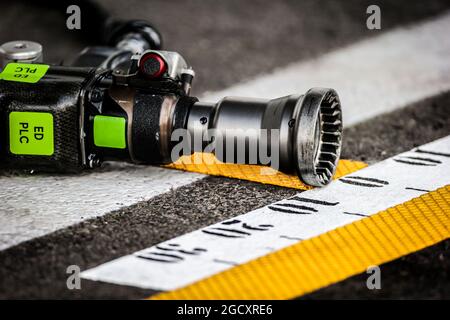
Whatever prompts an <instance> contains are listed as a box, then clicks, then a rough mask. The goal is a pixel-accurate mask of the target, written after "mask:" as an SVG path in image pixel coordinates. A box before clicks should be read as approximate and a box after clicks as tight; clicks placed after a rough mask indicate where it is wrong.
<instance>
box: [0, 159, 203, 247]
mask: <svg viewBox="0 0 450 320" xmlns="http://www.w3.org/2000/svg"><path fill="white" fill-rule="evenodd" d="M114 168H115V169H114V170H113V171H108V172H98V173H95V174H82V175H79V176H77V175H35V176H33V175H31V176H13V177H0V190H1V194H0V203H1V204H0V250H2V249H6V248H8V247H11V246H13V245H16V244H18V243H20V242H22V241H26V240H29V239H32V238H35V237H39V236H43V235H45V234H48V233H50V232H53V231H56V230H58V229H61V228H65V227H68V226H70V225H73V224H76V223H79V222H81V221H83V220H86V219H89V218H93V217H97V216H101V215H104V214H105V213H108V212H111V211H113V210H117V209H119V208H121V207H124V206H129V205H132V204H135V203H137V202H139V201H144V200H148V199H150V198H152V197H154V196H157V195H159V194H162V193H165V192H167V191H170V190H171V189H172V188H177V187H180V186H183V185H186V184H189V183H191V182H193V181H195V180H198V179H200V178H202V177H204V175H201V174H196V173H187V172H181V171H175V170H167V169H163V168H157V167H150V166H148V167H138V166H132V165H116V166H115V167H114Z"/></svg>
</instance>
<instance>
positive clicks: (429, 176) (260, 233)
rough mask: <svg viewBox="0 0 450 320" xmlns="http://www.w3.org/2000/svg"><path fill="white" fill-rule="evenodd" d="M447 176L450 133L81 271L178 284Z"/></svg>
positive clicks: (119, 280) (137, 282)
mask: <svg viewBox="0 0 450 320" xmlns="http://www.w3.org/2000/svg"><path fill="white" fill-rule="evenodd" d="M449 183H450V136H448V137H446V138H443V139H440V140H437V141H435V142H432V143H429V144H426V145H424V146H421V147H419V148H418V149H413V150H412V151H408V152H405V153H402V154H400V155H397V156H395V157H393V158H390V159H387V160H385V161H382V162H380V163H378V164H376V165H373V166H370V167H368V168H366V169H363V170H360V171H358V172H355V173H353V174H351V175H350V176H347V177H344V178H341V179H340V180H338V181H334V182H332V183H331V184H330V185H329V186H327V187H325V188H318V189H314V190H310V191H306V192H302V193H299V194H297V195H296V196H294V197H292V198H289V199H286V200H282V201H279V202H276V203H274V204H271V205H268V206H266V207H263V208H260V209H257V210H254V211H251V212H249V213H246V214H243V215H240V216H237V217H235V218H232V219H230V220H226V221H224V222H221V223H217V224H214V225H211V226H209V227H206V228H203V229H200V230H197V231H194V232H191V233H188V234H185V235H183V236H181V237H177V238H174V239H172V240H169V241H166V242H163V243H160V244H158V245H155V246H153V247H150V248H147V249H144V250H142V251H139V252H136V253H134V254H131V255H128V256H125V257H122V258H119V259H116V260H113V261H111V262H108V263H105V264H103V265H100V266H98V267H96V268H93V269H90V270H87V271H84V272H83V273H82V277H83V278H84V279H90V280H94V281H103V282H109V283H114V284H120V285H128V286H135V287H141V288H148V289H158V290H172V289H176V288H179V287H182V286H185V285H187V284H190V283H192V282H195V281H197V280H200V279H202V278H205V277H207V276H210V275H213V274H215V273H218V272H220V271H223V270H226V269H228V268H230V267H231V266H233V265H235V264H242V263H245V262H247V261H249V260H251V259H255V258H257V257H260V256H263V255H266V254H268V253H269V252H272V251H274V250H278V249H281V248H283V247H286V246H288V245H291V244H293V243H295V242H297V241H301V240H302V239H307V238H311V237H314V236H317V235H319V234H322V233H324V232H326V231H329V230H332V229H335V228H337V227H339V226H342V225H345V224H348V223H351V222H353V221H355V220H358V219H362V218H363V217H365V216H369V215H371V214H375V213H377V212H379V211H382V210H385V209H387V208H389V207H393V206H395V205H398V204H401V203H403V202H405V201H408V200H410V199H412V198H415V197H417V196H419V195H421V194H423V193H426V192H427V191H426V190H428V191H431V190H435V189H437V188H439V187H442V186H445V185H447V184H449ZM399 214H401V213H399Z"/></svg>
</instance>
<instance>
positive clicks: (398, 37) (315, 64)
mask: <svg viewBox="0 0 450 320" xmlns="http://www.w3.org/2000/svg"><path fill="white" fill-rule="evenodd" d="M448 30H450V14H445V15H443V16H441V17H440V18H437V19H435V20H432V21H430V22H426V23H423V24H420V25H417V26H415V27H412V28H407V29H405V28H400V29H397V30H394V31H392V32H389V33H385V34H384V35H381V36H380V37H377V38H373V39H369V40H367V41H363V42H360V43H357V44H355V45H352V46H349V47H347V48H343V49H341V50H337V51H335V52H332V53H329V54H327V55H325V56H323V57H321V58H318V59H316V60H312V61H307V62H304V63H299V64H294V65H291V66H289V67H287V68H284V69H281V70H279V71H277V72H275V73H274V74H270V75H267V76H262V77H261V78H258V79H256V80H254V81H251V82H248V83H245V84H241V85H238V86H235V87H232V88H230V89H227V90H224V91H220V92H216V93H211V94H207V95H205V96H204V97H203V98H204V99H203V100H212V101H217V100H219V99H220V98H221V97H223V96H225V95H242V96H255V97H258V96H259V97H268V98H270V97H278V96H281V95H286V94H292V93H295V92H300V93H303V92H305V91H306V90H307V89H309V88H310V87H313V86H322V87H326V86H328V87H332V88H336V89H337V91H338V92H339V94H340V96H341V100H342V102H343V108H344V122H345V125H346V126H349V125H352V124H354V123H357V122H359V121H362V120H364V119H368V118H370V117H372V116H374V115H378V114H380V113H383V112H387V111H391V110H393V109H395V108H401V107H403V106H405V105H406V104H408V103H409V102H412V101H416V100H420V99H423V98H425V97H427V96H430V95H434V94H436V93H439V92H440V91H443V90H448V89H449V88H450V59H449V58H448V57H449V56H450V41H448V39H447V33H448ZM119 167H120V166H119ZM119 167H118V168H119ZM126 168H128V169H121V170H119V171H117V172H109V173H92V174H89V175H82V176H54V177H49V176H47V177H42V176H35V177H14V178H9V177H0V190H1V191H0V192H1V193H0V202H1V203H2V205H1V206H0V250H2V249H5V248H8V247H10V246H13V245H16V244H18V243H20V242H22V241H26V240H30V239H32V238H34V237H38V236H42V235H45V234H47V233H49V232H52V231H55V230H57V229H59V228H63V227H67V226H69V225H72V224H75V223H78V222H80V221H82V220H84V219H87V218H90V217H94V216H99V215H103V214H106V213H108V212H110V211H111V210H115V209H119V208H120V207H122V206H127V205H132V204H134V203H136V202H138V201H140V200H147V199H150V198H151V197H153V196H155V195H158V194H160V193H163V192H166V191H167V190H169V189H170V188H171V187H174V188H175V187H177V186H181V185H183V184H186V183H189V182H191V181H194V180H197V179H200V178H201V177H202V176H201V175H195V174H187V173H185V172H174V171H168V170H164V169H158V168H145V167H133V166H127V167H126ZM119 182H120V183H122V184H123V185H122V187H121V190H120V191H119V192H114V194H111V193H112V192H110V191H109V189H110V186H112V185H115V184H118V183H119Z"/></svg>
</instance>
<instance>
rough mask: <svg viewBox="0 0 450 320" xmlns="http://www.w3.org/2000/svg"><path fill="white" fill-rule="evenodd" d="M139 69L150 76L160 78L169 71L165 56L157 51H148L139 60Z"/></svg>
mask: <svg viewBox="0 0 450 320" xmlns="http://www.w3.org/2000/svg"><path fill="white" fill-rule="evenodd" d="M139 70H140V71H141V73H142V74H143V75H145V76H146V77H149V78H159V77H161V76H162V75H163V74H164V73H166V71H167V65H166V63H165V61H164V60H163V58H161V56H160V55H158V54H156V53H147V54H145V55H144V56H143V57H142V58H141V60H140V61H139Z"/></svg>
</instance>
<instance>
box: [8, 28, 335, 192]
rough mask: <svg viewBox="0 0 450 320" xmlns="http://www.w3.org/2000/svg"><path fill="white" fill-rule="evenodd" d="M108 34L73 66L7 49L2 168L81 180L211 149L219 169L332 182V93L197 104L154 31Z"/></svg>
mask: <svg viewBox="0 0 450 320" xmlns="http://www.w3.org/2000/svg"><path fill="white" fill-rule="evenodd" d="M109 36H110V40H109V46H102V47H100V46H98V47H88V48H86V49H85V50H83V51H82V52H81V53H80V54H79V55H78V57H76V59H74V61H72V62H71V63H70V64H67V65H48V64H44V63H43V62H42V56H43V55H42V51H43V50H42V47H41V46H40V45H39V44H38V43H36V42H31V41H13V42H8V43H5V44H3V45H2V46H1V58H2V68H3V71H2V73H1V75H0V78H1V80H0V167H2V168H8V169H27V170H39V171H50V172H77V171H80V170H82V169H88V168H95V167H97V166H100V165H101V163H102V162H103V161H106V160H108V161H128V162H132V163H137V164H149V165H156V164H164V163H170V162H173V161H175V160H176V159H177V158H178V157H180V156H181V155H186V154H191V153H193V152H197V151H205V152H213V153H214V154H215V155H216V157H217V159H218V160H220V161H223V162H232V163H254V164H263V165H273V164H274V163H275V162H276V163H277V168H276V169H279V170H281V171H285V172H296V173H297V174H298V176H299V177H300V179H301V180H302V181H304V182H305V183H307V184H309V185H313V186H323V185H326V184H327V183H329V182H330V180H331V178H332V176H333V174H334V172H335V169H336V165H337V162H338V160H339V154H340V148H341V134H342V119H341V106H340V102H339V97H338V95H337V94H336V92H335V91H334V90H332V89H324V88H312V89H310V90H309V91H308V92H306V93H305V94H303V95H297V94H295V95H290V96H285V97H281V98H278V99H272V100H263V99H249V98H236V97H225V98H223V99H222V100H220V101H219V102H217V103H207V102H200V101H199V100H198V99H197V98H195V97H192V96H191V95H190V91H191V86H192V81H193V79H194V77H195V73H194V71H193V69H192V68H191V67H190V66H189V65H188V64H187V62H186V61H185V59H184V58H183V57H182V56H181V55H180V54H178V53H176V52H170V51H162V50H160V49H161V48H160V47H161V39H160V36H159V33H158V32H157V31H156V30H155V29H154V28H153V27H152V26H151V25H150V24H148V23H146V22H144V21H128V22H124V23H121V24H118V25H115V26H114V28H111V30H110V34H109ZM275 156H276V157H275ZM275 158H277V159H276V160H277V161H274V159H275ZM268 159H269V160H271V161H270V162H271V163H268V162H269V161H268Z"/></svg>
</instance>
